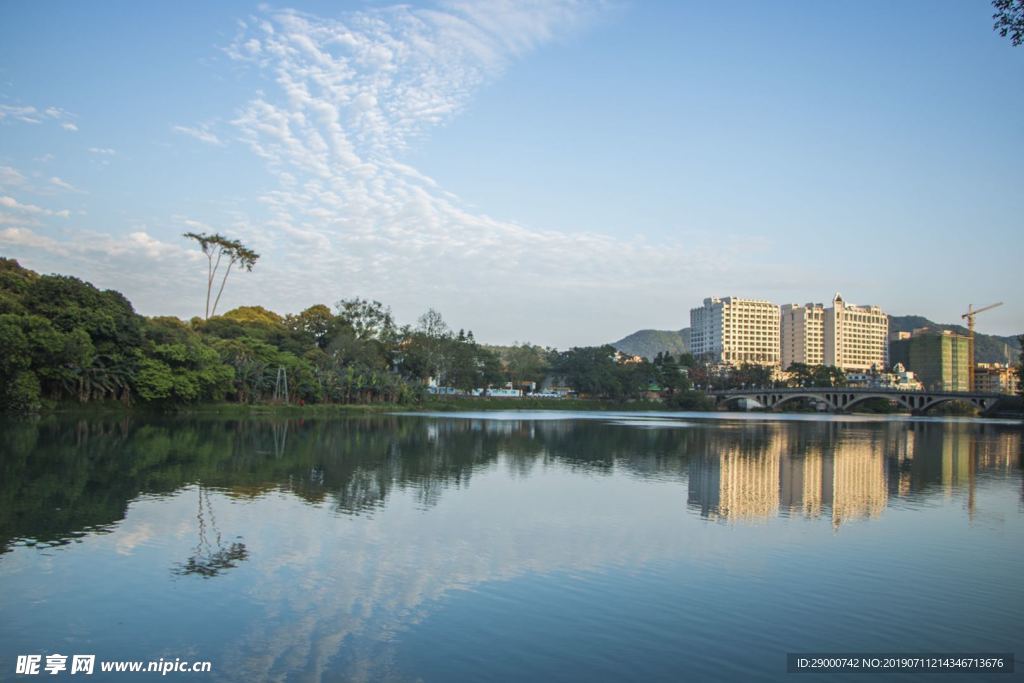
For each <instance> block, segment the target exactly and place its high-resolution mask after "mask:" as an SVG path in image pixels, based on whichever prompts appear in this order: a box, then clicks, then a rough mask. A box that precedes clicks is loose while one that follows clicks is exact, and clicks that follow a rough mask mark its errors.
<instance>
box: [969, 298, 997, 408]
mask: <svg viewBox="0 0 1024 683" xmlns="http://www.w3.org/2000/svg"><path fill="white" fill-rule="evenodd" d="M1002 305H1003V302H1002V301H1000V302H999V303H995V304H989V305H988V306H983V307H981V308H975V307H974V304H969V305H968V306H967V312H966V313H964V314H963V315H962V316H960V317H961V318H965V319H966V320H967V388H968V391H974V316H976V315H978V314H979V313H984V312H985V311H988V310H991V309H993V308H995V307H996V306H1002Z"/></svg>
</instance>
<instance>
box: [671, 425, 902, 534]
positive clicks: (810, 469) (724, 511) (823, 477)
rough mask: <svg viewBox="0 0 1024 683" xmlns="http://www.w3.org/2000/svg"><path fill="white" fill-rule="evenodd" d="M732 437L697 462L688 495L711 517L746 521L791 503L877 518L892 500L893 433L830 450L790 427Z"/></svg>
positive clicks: (798, 508)
mask: <svg viewBox="0 0 1024 683" xmlns="http://www.w3.org/2000/svg"><path fill="white" fill-rule="evenodd" d="M765 437H766V438H764V439H761V440H759V441H756V442H753V443H752V442H741V443H738V444H729V445H725V446H724V447H722V448H721V451H720V453H719V454H718V455H707V456H704V457H702V458H695V459H694V460H692V461H691V466H690V481H689V496H688V502H689V505H690V506H691V507H694V508H699V509H700V512H701V515H702V516H704V517H707V518H709V519H721V520H728V521H743V520H751V519H757V518H767V517H772V516H774V515H776V514H778V512H779V510H780V509H782V510H786V511H789V512H792V513H795V514H799V515H803V516H805V517H812V518H813V517H819V516H821V515H822V513H823V510H825V509H826V508H827V509H830V510H831V513H832V523H833V525H834V526H837V527H838V526H839V525H840V524H842V523H843V522H845V521H848V520H850V519H857V518H864V517H877V516H878V515H880V514H881V512H882V511H883V510H884V509H885V506H886V502H887V501H888V490H887V485H886V468H885V440H884V439H880V440H875V439H869V440H848V441H840V442H839V443H836V444H835V445H834V446H833V447H832V448H830V449H828V450H826V449H825V448H824V447H823V446H822V445H820V444H815V443H810V444H798V443H795V442H794V440H792V439H790V438H789V433H788V432H787V431H786V430H785V429H779V430H773V431H770V432H768V433H767V434H765Z"/></svg>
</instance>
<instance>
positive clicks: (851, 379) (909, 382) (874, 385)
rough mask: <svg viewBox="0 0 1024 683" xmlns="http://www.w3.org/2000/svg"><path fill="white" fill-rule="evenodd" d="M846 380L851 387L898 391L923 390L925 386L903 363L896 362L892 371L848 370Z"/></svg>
mask: <svg viewBox="0 0 1024 683" xmlns="http://www.w3.org/2000/svg"><path fill="white" fill-rule="evenodd" d="M846 381H847V382H848V383H849V385H850V386H851V387H863V388H865V389H895V390H897V391H921V390H922V389H923V388H924V387H923V386H922V384H921V382H920V380H918V379H917V377H915V376H914V373H913V371H911V370H907V369H906V368H905V367H903V364H902V363H896V365H894V366H893V368H892V371H891V372H848V373H846Z"/></svg>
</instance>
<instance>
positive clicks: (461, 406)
mask: <svg viewBox="0 0 1024 683" xmlns="http://www.w3.org/2000/svg"><path fill="white" fill-rule="evenodd" d="M538 410H548V411H564V412H574V411H575V412H631V413H652V412H682V413H691V414H707V415H729V414H733V415H764V416H766V417H767V416H772V415H823V416H826V415H835V416H841V415H860V416H875V417H920V416H914V415H912V414H911V413H908V412H901V411H892V412H872V411H863V412H859V411H853V412H849V413H829V412H819V411H810V410H806V411H799V410H790V411H785V412H780V413H776V412H773V411H761V410H750V411H746V410H685V409H680V408H674V407H672V406H668V405H666V404H665V403H663V402H661V401H629V402H620V401H604V400H597V399H552V398H538V399H530V398H501V397H494V398H482V397H460V398H450V399H443V400H427V401H422V402H417V403H369V404H334V403H330V404H327V403H318V404H305V405H296V404H273V403H253V404H245V403H223V402H222V403H202V404H195V405H185V406H182V405H175V406H153V405H134V406H125V405H123V404H121V403H117V402H104V403H89V404H80V403H69V402H68V403H64V402H61V403H50V404H48V405H45V406H44V407H43V409H42V410H40V411H38V412H36V413H30V414H21V415H19V414H16V413H9V414H6V417H26V416H32V415H34V416H36V417H47V416H51V415H67V414H74V415H98V416H99V415H102V416H111V415H118V416H120V415H125V416H127V415H139V416H175V415H197V416H207V415H208V416H220V417H263V416H290V417H350V416H359V415H381V414H389V413H438V412H444V413H458V412H498V411H538ZM0 415H2V414H0ZM924 417H946V418H978V419H1000V420H1009V421H1013V420H1021V419H1022V418H1021V416H1019V415H996V416H985V415H959V414H949V413H935V414H932V415H926V416H924Z"/></svg>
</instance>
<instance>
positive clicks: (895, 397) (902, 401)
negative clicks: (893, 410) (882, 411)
mask: <svg viewBox="0 0 1024 683" xmlns="http://www.w3.org/2000/svg"><path fill="white" fill-rule="evenodd" d="M873 398H884V399H885V400H886V401H890V402H892V403H896V404H898V405H900V406H902V407H904V408H906V409H907V410H910V411H914V410H917V408H915V407H914V405H913V403H914V401H913V399H914V398H924V397H923V396H922V397H915V396H903V395H899V394H853V395H852V398H851V399H850V400H849V401H847V402H846V404H845V405H843V410H850V409H851V408H853V406H855V405H857V404H858V403H863V402H864V401H869V400H871V399H873ZM908 399H909V400H908Z"/></svg>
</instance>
